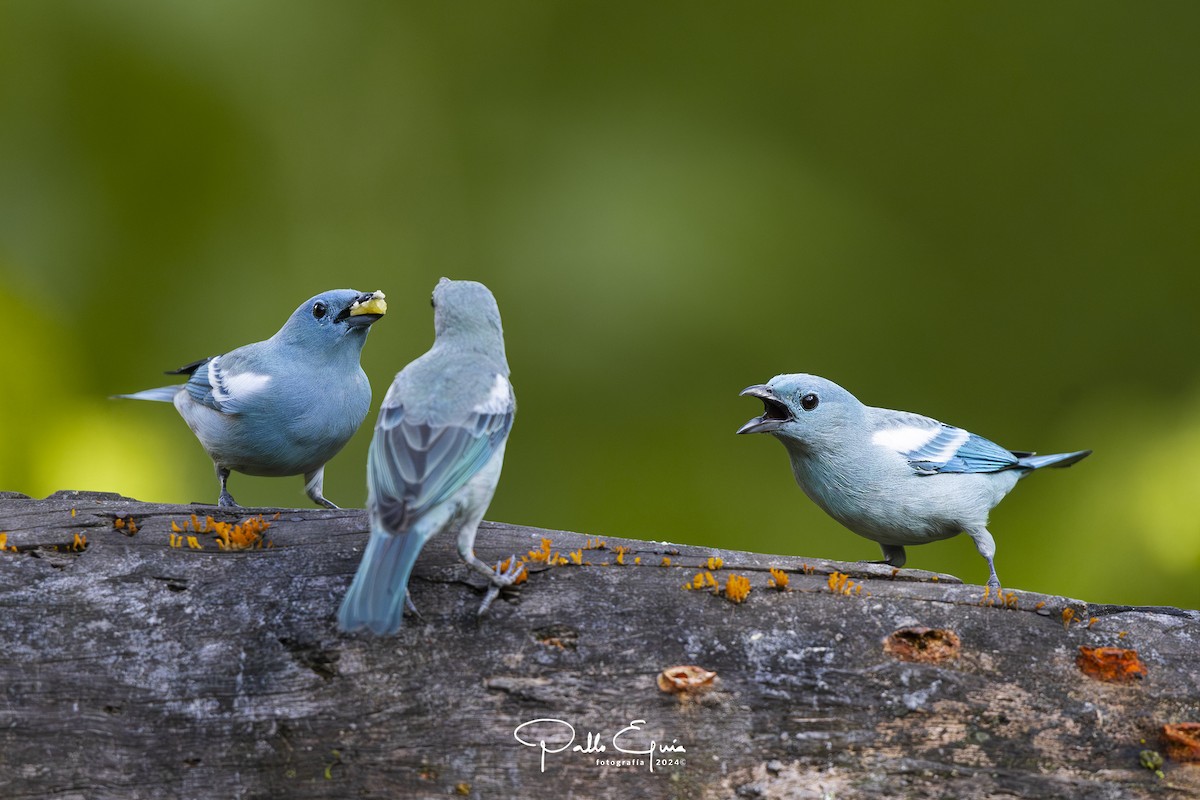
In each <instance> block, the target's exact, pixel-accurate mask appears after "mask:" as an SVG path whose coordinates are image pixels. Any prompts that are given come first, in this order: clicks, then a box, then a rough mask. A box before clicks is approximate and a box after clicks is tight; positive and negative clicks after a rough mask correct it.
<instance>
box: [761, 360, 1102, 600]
mask: <svg viewBox="0 0 1200 800" xmlns="http://www.w3.org/2000/svg"><path fill="white" fill-rule="evenodd" d="M742 394H744V395H750V396H753V397H757V398H759V399H760V400H762V402H763V406H764V409H765V410H764V413H763V415H762V416H761V417H757V418H755V419H752V420H750V422H748V423H746V424H745V425H743V426H742V427H741V429H740V430H738V433H770V434H772V435H773V436H775V437H776V438H777V439H779V440H780V442H782V443H783V445H784V447H785V448H786V449H787V451H788V456H789V458H790V459H791V463H792V471H793V473H794V474H795V476H796V481H797V483H799V485H800V487H801V488H802V489H803V490H804V492H805V494H807V495H808V496H809V497H810V498H811V499H812V500H813V501H814V502H815V503H816V504H817V505H819V506H820V507H821V508H822V509H824V510H825V511H826V512H827V513H828V514H829V515H830V516H832V517H833V518H834V519H836V520H838V521H839V522H841V523H842V524H843V525H845V526H846V527H847V528H849V529H850V530H852V531H853V532H855V533H857V534H859V535H860V536H864V537H866V538H868V539H871V540H873V541H875V542H878V543H879V544H880V546H881V547H882V549H883V554H884V559H885V563H889V564H891V565H892V566H896V567H899V566H903V565H904V562H905V553H904V547H905V545H911V544H924V543H925V542H931V541H937V540H939V539H947V538H949V537H951V536H955V535H957V534H959V533H966V534H967V535H969V536H970V537H971V538H972V539H973V540H974V541H975V546H976V549H978V551H979V553H980V555H982V556H983V557H984V559H985V560H986V561H987V563H988V571H989V577H988V585H989V586H992V587H994V588H999V586H1000V581H999V579H998V578H997V577H996V570H995V566H994V563H993V556H994V554H995V549H996V548H995V542H994V540H993V539H992V536H991V534H990V533H989V532H988V530H987V518H988V513H989V512H990V511H991V509H992V507H994V506H995V505H996V504H997V503H998V502H1000V500H1001V499H1002V498H1003V497H1004V496H1005V495H1006V494H1007V493H1008V492H1009V491H1010V490H1011V489H1012V488H1013V486H1014V485H1016V482H1017V481H1018V480H1019V479H1020V478H1023V477H1024V476H1025V475H1028V474H1029V473H1031V472H1033V471H1034V470H1036V469H1040V468H1041V467H1067V466H1070V465H1071V464H1074V463H1075V462H1077V461H1079V460H1081V459H1083V458H1084V457H1086V456H1087V455H1088V454H1090V453H1091V451H1090V450H1083V451H1079V452H1075V453H1060V454H1055V455H1047V456H1037V455H1035V454H1033V453H1028V452H1020V451H1010V450H1006V449H1004V448H1003V447H1000V446H999V445H997V444H995V443H994V442H991V441H989V440H987V439H985V438H983V437H982V436H977V435H975V434H973V433H970V432H968V431H965V430H963V429H962V428H955V427H953V426H950V425H945V424H943V423H941V422H938V421H937V420H934V419H930V418H929V417H923V416H921V415H919V414H911V413H908V412H904V411H892V410H890V409H883V408H872V407H870V406H865V405H863V404H862V403H861V402H859V401H858V399H857V398H855V397H854V396H853V395H851V394H850V393H849V392H847V391H846V390H845V389H843V388H842V387H840V386H838V385H837V384H835V383H833V382H832V381H828V380H826V379H824V378H819V377H817V376H815V375H778V376H776V377H774V378H772V379H771V381H770V382H769V383H767V384H765V385H759V386H751V387H749V388H747V389H745V390H744V391H743V392H742Z"/></svg>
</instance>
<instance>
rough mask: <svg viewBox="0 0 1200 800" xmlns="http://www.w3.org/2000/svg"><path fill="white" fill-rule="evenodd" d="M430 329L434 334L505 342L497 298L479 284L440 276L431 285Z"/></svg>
mask: <svg viewBox="0 0 1200 800" xmlns="http://www.w3.org/2000/svg"><path fill="white" fill-rule="evenodd" d="M430 302H431V303H432V304H433V329H434V332H435V333H436V334H437V336H438V337H439V338H440V337H442V336H451V337H455V338H458V337H474V338H478V339H480V340H482V341H493V340H494V339H495V338H497V337H498V338H499V340H500V343H501V346H503V343H504V329H503V327H502V326H501V324H500V309H499V307H498V306H497V305H496V298H495V297H493V296H492V293H491V291H490V290H489V289H488V288H487V287H486V286H484V285H483V284H482V283H478V282H476V281H452V280H450V279H449V278H442V279H441V280H440V281H438V285H437V286H435V287H434V288H433V297H432V299H431V301H430Z"/></svg>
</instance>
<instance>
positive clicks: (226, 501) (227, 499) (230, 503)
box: [217, 489, 241, 508]
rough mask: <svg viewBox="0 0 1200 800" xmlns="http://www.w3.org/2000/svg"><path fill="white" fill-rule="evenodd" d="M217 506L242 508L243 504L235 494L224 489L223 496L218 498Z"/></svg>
mask: <svg viewBox="0 0 1200 800" xmlns="http://www.w3.org/2000/svg"><path fill="white" fill-rule="evenodd" d="M217 508H241V506H239V505H238V504H237V501H236V500H234V499H233V495H231V494H230V493H229V492H227V491H225V490H224V489H222V490H221V496H220V497H218V498H217Z"/></svg>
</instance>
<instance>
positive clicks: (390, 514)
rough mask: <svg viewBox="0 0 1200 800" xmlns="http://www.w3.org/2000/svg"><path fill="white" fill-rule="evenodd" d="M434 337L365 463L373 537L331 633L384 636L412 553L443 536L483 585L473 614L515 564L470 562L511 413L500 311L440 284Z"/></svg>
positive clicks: (395, 622)
mask: <svg viewBox="0 0 1200 800" xmlns="http://www.w3.org/2000/svg"><path fill="white" fill-rule="evenodd" d="M433 300H434V309H435V311H434V329H435V333H436V338H435V341H434V344H433V347H432V348H430V350H429V351H428V352H427V353H425V354H424V355H422V356H421V357H420V358H418V359H417V360H416V361H414V362H412V363H411V364H409V365H408V366H406V367H405V368H404V369H403V370H401V371H400V373H399V374H398V375H397V376H396V379H395V381H394V382H393V383H392V386H391V388H390V389H389V390H388V393H387V397H385V398H384V401H383V405H382V407H381V408H380V411H379V418H378V420H377V421H376V423H375V435H374V438H373V439H372V440H371V449H370V453H369V455H368V457H367V488H368V499H367V508H368V511H369V516H370V521H371V535H370V538H369V539H368V542H367V548H366V551H365V552H364V553H363V558H362V561H361V563H360V564H359V568H358V572H357V574H356V575H355V576H354V581H353V583H352V584H351V586H350V590H349V591H348V592H347V594H346V597H345V599H344V600H343V602H342V606H341V609H340V611H339V613H338V624H339V626H340V627H341V628H342V630H345V631H354V630H358V629H360V628H367V629H369V630H370V631H371V632H373V633H375V634H379V635H385V634H390V633H394V632H395V631H397V630H398V629H399V628H400V625H401V623H402V621H403V613H404V606H405V602H406V599H407V596H408V579H409V576H410V574H411V573H412V568H413V565H414V563H415V562H416V559H417V556H418V555H419V554H420V552H421V548H423V547H424V546H425V543H426V542H428V541H429V539H431V538H432V537H433V536H435V535H437V534H438V533H440V532H442V531H448V530H454V531H457V535H458V551H459V555H461V556H462V558H463V559H464V560H465V561H466V562H467V563H468V564H469V565H470V566H471V567H472V568H474V569H476V570H477V571H479V572H480V573H482V574H484V575H486V576H487V577H488V580H489V581H490V583H491V587H490V588H489V592H488V596H487V598H486V599H485V600H484V604H483V606H482V607H481V608H480V613H482V612H483V611H484V610H485V609H486V608H487V606H488V605H489V604H490V603H491V601H492V599H493V598H494V597H495V596H496V593H497V592H498V591H499V589H500V588H502V587H504V586H507V585H509V584H511V583H512V581H513V580H514V579H515V578H516V576H517V575H518V574H519V573H520V565H519V564H518V563H517V560H516V559H515V558H514V559H512V564H511V567H510V569H509V570H508V571H507V572H500V570H498V569H491V568H489V567H488V566H487V565H486V564H484V563H483V562H482V561H480V560H479V559H478V558H476V557H475V554H474V541H475V532H476V530H477V528H478V526H479V523H480V521H481V520H482V519H483V514H484V512H485V511H486V510H487V507H488V504H489V503H490V502H491V499H492V495H493V493H494V492H495V490H496V484H497V482H498V480H499V478H500V470H501V467H502V465H503V461H504V447H505V444H506V442H507V439H508V433H509V430H510V429H511V428H512V423H513V415H514V413H515V412H516V401H515V399H514V395H513V391H512V385H511V384H510V383H509V381H508V374H509V370H508V362H507V360H506V358H505V353H504V334H503V330H502V328H501V324H500V312H499V309H498V308H497V307H496V301H495V299H494V298H493V297H492V294H491V292H489V291H488V290H487V288H486V287H485V286H483V285H482V284H479V283H475V282H472V281H450V280H447V279H445V278H443V279H442V281H441V282H440V283H439V284H438V286H437V288H436V289H435V290H434V294H433Z"/></svg>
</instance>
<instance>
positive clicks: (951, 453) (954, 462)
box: [871, 412, 1018, 475]
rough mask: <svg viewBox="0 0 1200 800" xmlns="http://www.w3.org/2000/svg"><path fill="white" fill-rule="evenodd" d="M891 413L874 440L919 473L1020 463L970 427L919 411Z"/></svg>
mask: <svg viewBox="0 0 1200 800" xmlns="http://www.w3.org/2000/svg"><path fill="white" fill-rule="evenodd" d="M892 413H893V415H894V416H891V417H890V418H888V419H887V420H886V421H884V422H883V423H882V424H881V425H879V426H878V427H877V428H876V429H875V431H874V432H873V433H872V434H871V441H872V443H874V444H877V445H880V446H883V447H887V448H889V449H891V450H893V451H895V452H897V453H899V454H900V455H901V456H902V457H903V458H904V459H905V460H906V461H908V463H909V466H911V467H912V469H913V471H914V472H916V473H917V474H918V475H934V474H937V473H943V472H959V473H963V472H999V471H1000V470H1004V469H1011V468H1013V467H1015V466H1016V465H1017V460H1018V459H1017V455H1016V454H1014V453H1012V452H1009V451H1008V450H1005V449H1004V448H1003V447H1001V446H1000V445H998V444H996V443H995V442H991V441H989V440H987V439H984V438H983V437H982V436H976V435H975V434H973V433H971V432H970V431H966V430H963V429H962V428H955V427H953V426H952V425H946V424H944V423H941V422H938V421H937V420H934V419H930V418H929V417H922V416H920V415H919V414H904V413H901V412H892Z"/></svg>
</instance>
